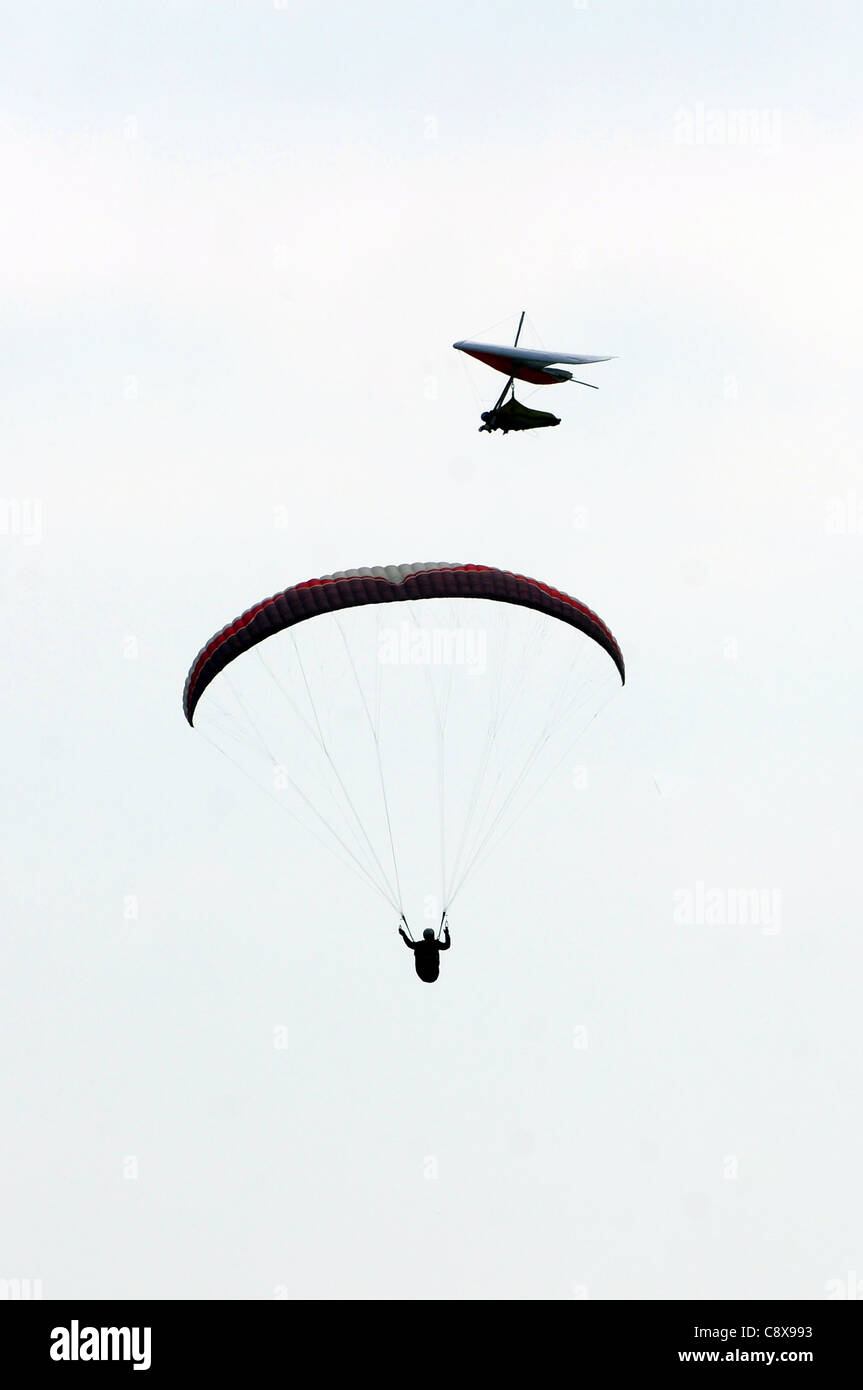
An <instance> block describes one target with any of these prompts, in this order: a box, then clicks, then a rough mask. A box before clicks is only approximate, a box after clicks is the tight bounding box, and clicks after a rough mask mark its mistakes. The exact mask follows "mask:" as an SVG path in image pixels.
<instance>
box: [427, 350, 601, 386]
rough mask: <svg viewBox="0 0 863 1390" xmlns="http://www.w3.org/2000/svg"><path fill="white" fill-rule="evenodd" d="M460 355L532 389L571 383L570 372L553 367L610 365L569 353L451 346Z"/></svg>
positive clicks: (581, 384) (599, 359)
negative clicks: (531, 386)
mask: <svg viewBox="0 0 863 1390" xmlns="http://www.w3.org/2000/svg"><path fill="white" fill-rule="evenodd" d="M453 347H454V348H456V349H457V350H458V351H459V352H466V353H467V354H468V356H469V357H475V358H476V359H477V361H478V362H485V364H486V366H487V367H494V369H495V371H496V372H503V374H504V376H513V377H515V378H516V380H518V381H529V382H531V383H532V384H533V385H534V386H550V385H552V384H554V383H556V382H559V381H574V380H575V378H574V377H573V375H572V372H564V371H560V370H558V369H557V368H556V367H554V366H553V365H552V364H553V363H555V362H566V363H569V364H570V365H571V366H579V367H583V366H585V365H587V364H588V363H590V362H611V361H612V360H613V359H612V358H611V357H584V356H581V357H577V356H575V355H574V354H572V353H569V354H566V353H563V352H539V351H534V349H533V348H520V347H498V346H497V345H496V344H494V343H471V342H468V341H465V342H462V343H453ZM578 385H579V386H590V385H591V383H590V382H589V381H583V382H578Z"/></svg>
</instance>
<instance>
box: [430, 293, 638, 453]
mask: <svg viewBox="0 0 863 1390" xmlns="http://www.w3.org/2000/svg"><path fill="white" fill-rule="evenodd" d="M523 323H524V310H522V314H521V318H520V319H519V321H518V331H517V332H516V335H515V342H514V343H513V345H512V347H505V346H501V345H499V344H497V343H475V342H472V341H470V340H469V339H463V340H462V342H460V343H453V347H454V348H455V349H456V350H457V351H458V352H465V353H467V355H468V356H469V357H475V358H476V359H477V361H478V362H484V363H485V364H486V366H488V367H493V368H494V370H495V371H496V372H503V374H504V376H506V377H508V378H509V379H508V381H507V383H506V386H505V387H504V388H503V391H502V392H501V394H500V396H499V397H498V399H497V401H496V403H495V405H494V406H493V407H492V409H491V410H487V411H484V412H483V415H482V419H483V421H484V422H485V423H484V424H482V425H481V426H480V432H482V431H483V430H487V431H489V432H492V431H493V430H496V429H502V430H503V431H504V433H505V434H506V433H509V431H510V430H530V429H541V428H543V427H545V426H548V425H559V424H560V421H559V420H558V418H557V416H556V415H551V414H549V413H548V412H547V411H544V410H530V409H528V407H527V406H524V405H522V404H521V402H519V401H517V400H516V398H515V388H514V385H513V383H514V381H529V382H530V383H531V385H533V386H553V385H556V384H558V383H559V382H562V381H572V382H574V383H575V385H576V386H589V387H590V388H591V389H592V390H593V391H597V390H598V389H599V388H598V387H597V386H595V385H594V383H593V382H592V381H580V380H579V379H578V378H577V377H574V376H573V374H572V372H567V371H565V370H564V369H563V368H562V367H560V366H559V365H556V364H559V363H562V362H563V363H566V364H567V365H568V366H586V365H589V364H590V363H593V362H611V361H613V358H612V357H588V356H585V354H584V353H566V352H546V351H544V350H541V349H536V348H520V347H519V346H518V340H519V338H520V336H521V329H522V324H523ZM509 392H511V393H512V394H511V397H510V400H509V402H508V403H507V407H504V401H505V400H506V397H507V394H508V393H509ZM509 407H512V408H513V409H512V410H511V412H510V415H509V417H507V416H506V414H505V412H506V410H507V409H508V408H509ZM531 417H533V418H531ZM507 418H509V419H511V421H512V423H509V424H506V423H504V421H505V420H506V419H507ZM498 420H501V423H500V424H498V423H496V422H497V421H498Z"/></svg>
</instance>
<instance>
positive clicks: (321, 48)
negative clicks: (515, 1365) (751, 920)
mask: <svg viewBox="0 0 863 1390" xmlns="http://www.w3.org/2000/svg"><path fill="white" fill-rule="evenodd" d="M3 29H4V40H3V45H2V54H0V78H2V82H0V87H2V92H3V97H2V108H0V176H2V188H3V192H4V197H3V205H4V212H3V217H2V223H0V286H2V292H3V300H4V309H3V314H2V318H0V352H2V360H3V371H2V374H0V382H2V390H3V408H2V439H0V467H2V477H0V498H2V501H3V511H2V515H0V552H2V575H3V579H2V583H3V590H2V606H0V612H2V621H3V624H4V634H3V636H4V648H5V651H6V653H7V662H6V679H5V681H4V685H3V693H2V697H0V698H2V705H3V715H4V718H3V726H4V729H5V730H6V734H7V739H6V756H5V757H4V759H3V763H2V774H0V775H2V781H3V802H2V806H3V810H2V815H3V822H2V831H3V846H4V851H5V854H4V860H5V870H4V874H3V884H4V889H5V890H6V891H5V894H4V897H5V899H6V901H5V909H4V913H3V919H4V931H3V938H2V939H3V950H2V958H0V973H2V980H3V1010H2V1017H3V1054H4V1058H5V1067H4V1069H3V1081H2V1092H0V1101H2V1108H3V1113H4V1115H5V1116H6V1123H5V1124H4V1126H3V1129H4V1138H3V1146H2V1160H0V1167H2V1176H3V1182H2V1190H3V1194H4V1197H3V1206H4V1210H3V1211H2V1219H0V1231H2V1238H0V1278H10V1279H11V1278H31V1279H40V1280H41V1281H42V1289H43V1293H44V1295H45V1297H65V1296H71V1295H81V1296H91V1297H106V1298H107V1297H136V1296H151V1297H153V1296H156V1297H180V1298H183V1297H230V1298H268V1297H272V1296H273V1293H274V1291H276V1290H282V1291H285V1290H286V1291H287V1292H288V1294H290V1295H301V1296H322V1295H323V1296H326V1295H329V1296H335V1297H376V1298H379V1297H383V1298H393V1297H401V1296H408V1297H411V1298H426V1297H428V1298H435V1297H458V1298H473V1297H483V1298H489V1297H491V1298H496V1297H513V1298H552V1299H558V1298H570V1297H573V1296H579V1295H580V1294H581V1293H583V1292H586V1294H587V1296H589V1297H591V1298H615V1297H616V1298H621V1297H622V1298H679V1297H684V1296H685V1297H707V1298H728V1297H733V1296H742V1297H746V1296H751V1297H759V1298H764V1297H769V1296H777V1297H786V1298H803V1297H815V1298H818V1297H823V1296H825V1295H826V1294H827V1293H828V1292H829V1291H830V1290H831V1289H835V1288H836V1287H839V1288H844V1287H846V1286H847V1285H848V1281H849V1279H851V1277H852V1276H851V1274H850V1271H853V1270H855V1269H857V1270H860V1269H863V1238H861V1237H863V1231H861V1215H863V1199H861V1195H860V1180H859V1175H860V1167H861V1158H863V1130H861V1124H860V1118H859V1094H860V1084H861V1075H860V1041H859V1035H860V1024H859V995H860V987H859V980H860V971H861V966H863V947H861V940H860V910H859V897H860V894H859V864H858V861H859V843H860V833H859V832H860V818H859V811H858V804H859V795H860V783H861V773H863V756H861V746H860V741H859V697H858V690H859V683H860V675H861V667H863V659H862V658H861V645H860V637H861V617H860V604H859V594H860V578H861V557H863V476H861V464H860V453H859V442H858V436H857V434H856V433H855V430H854V425H855V423H856V420H855V419H854V415H855V414H859V411H854V407H855V406H857V404H858V401H859V377H860V366H861V350H860V329H859V318H860V314H859V301H860V274H859V268H858V266H859V255H860V246H861V244H863V235H861V234H863V217H861V211H863V208H861V203H863V198H861V189H860V180H859V170H860V167H861V156H863V130H861V98H860V84H859V71H858V69H859V53H860V46H861V39H863V33H861V29H863V18H861V13H860V10H859V7H858V6H856V5H854V4H852V3H848V4H839V3H832V4H827V5H823V6H820V7H818V8H817V10H814V9H813V8H812V6H811V5H805V6H804V5H802V4H788V3H783V4H779V3H768V2H766V0H765V3H761V4H759V5H757V6H738V7H736V8H732V9H730V10H729V8H728V7H727V6H716V5H709V4H706V3H703V0H702V3H687V4H675V3H670V0H666V3H658V4H654V5H650V6H647V5H644V4H641V3H639V4H636V3H623V2H622V0H621V2H620V3H613V0H590V3H589V4H588V5H582V4H580V3H579V4H575V5H573V4H567V3H563V0H559V3H557V4H555V5H552V6H543V7H541V8H537V7H531V6H526V5H524V4H523V3H517V4H510V3H497V4H494V5H491V4H478V3H472V2H471V0H462V3H459V4H438V5H433V6H406V5H404V4H402V3H398V4H397V3H392V4H380V5H377V6H375V7H361V6H358V5H353V4H349V3H344V0H342V2H341V3H332V4H329V5H327V6H325V7H322V6H321V5H319V4H316V3H315V4H313V3H311V0H308V3H305V2H304V0H297V3H290V0H286V3H284V4H282V5H279V6H278V7H273V6H272V5H267V4H265V3H261V4H260V5H245V6H235V5H228V4H203V3H199V4H192V3H174V4H168V3H162V4H156V3H153V4H149V5H144V6H142V5H129V6H111V7H106V6H101V5H87V4H81V3H76V4H53V5H51V4H49V5H47V6H38V7H32V6H21V5H17V6H7V7H5V10H4V14H3ZM741 110H745V111H746V112H750V113H752V112H754V113H756V119H755V120H754V122H750V124H749V126H748V129H749V132H750V135H754V136H755V138H754V140H750V142H749V143H747V144H741V143H740V142H739V141H738V140H736V139H735V138H734V137H735V133H736V131H737V130H738V129H739V124H738V123H737V117H736V113H738V112H740V111H741ZM759 113H760V114H759ZM522 307H526V308H527V310H528V313H529V315H530V319H531V324H532V325H533V326H534V328H533V332H534V334H535V335H538V337H537V336H534V337H533V338H531V339H530V341H531V342H534V343H535V342H537V340H538V339H539V340H541V342H542V344H543V345H547V346H551V347H559V348H561V349H563V350H569V351H576V352H578V351H582V352H587V353H602V352H610V353H616V354H618V355H619V360H618V361H615V362H610V363H606V364H603V365H602V366H599V367H596V368H594V369H591V370H590V373H589V375H588V373H587V372H586V373H585V375H586V376H588V379H590V380H594V381H596V382H597V383H598V384H599V385H600V387H601V389H600V390H599V391H598V392H588V391H584V390H581V389H580V388H575V387H560V388H558V389H557V390H556V391H555V392H554V393H552V392H549V393H548V397H546V394H545V393H544V392H540V393H539V394H538V395H537V396H535V397H531V398H530V399H531V403H532V404H534V405H540V406H545V407H546V408H551V409H554V410H556V411H557V413H559V414H561V415H562V416H563V423H562V425H561V426H560V428H559V429H557V430H555V431H553V432H548V433H538V434H537V435H535V436H530V435H528V436H525V437H524V438H518V437H512V438H507V439H503V438H502V437H500V436H496V437H493V438H490V437H488V436H486V435H482V436H481V435H479V434H478V433H477V432H476V426H477V424H478V414H479V409H480V408H485V407H486V406H487V404H488V403H490V401H491V400H492V399H493V398H494V395H495V394H496V393H497V391H498V390H499V389H500V385H501V384H502V383H501V380H500V379H499V378H498V377H496V376H495V375H494V374H493V373H491V372H490V371H488V370H487V369H485V368H483V367H481V366H479V365H478V364H471V365H467V364H466V363H465V362H464V361H462V359H461V357H460V356H459V355H458V354H455V353H453V352H452V350H451V346H450V345H451V343H452V342H453V341H454V340H456V339H460V338H464V337H478V336H481V334H482V331H483V329H485V328H486V326H487V325H490V324H494V323H497V322H498V321H500V320H505V322H504V323H503V324H502V326H501V328H500V329H499V330H497V331H495V332H494V333H491V334H490V335H489V336H491V337H492V338H493V339H494V338H499V337H501V336H505V335H506V334H507V333H509V332H510V331H511V328H514V326H515V323H516V321H517V315H518V312H519V310H520V309H521V308H522ZM525 394H528V393H525ZM427 557H432V558H435V559H442V560H458V561H462V560H468V561H476V562H480V563H485V564H493V565H499V566H501V567H504V568H512V569H516V570H519V571H520V572H522V573H526V574H535V575H537V576H538V577H540V578H542V579H544V580H546V581H547V582H549V583H551V584H554V585H557V586H559V587H561V588H564V589H566V590H568V591H570V592H572V593H575V594H577V595H578V596H579V598H582V599H583V600H584V601H586V602H587V603H589V604H590V605H591V606H592V607H594V608H596V610H597V611H598V612H599V613H600V614H601V615H602V616H603V617H604V618H605V619H606V621H607V622H608V623H609V625H610V626H611V628H612V629H613V631H614V632H615V635H616V636H617V637H618V639H619V640H620V643H621V645H622V647H623V650H624V654H625V656H626V659H627V665H628V683H627V686H626V688H625V690H624V691H623V692H622V693H621V694H620V695H619V696H618V697H617V698H616V699H615V700H614V702H613V703H612V704H611V705H610V706H609V708H608V709H607V710H606V711H605V712H604V713H603V716H602V718H601V719H600V720H599V721H597V723H596V724H595V725H594V726H593V727H592V729H591V731H590V735H589V737H588V738H587V739H586V740H585V742H584V744H583V746H582V750H581V752H580V754H579V762H580V763H581V764H583V765H584V767H585V768H586V769H587V780H588V785H587V787H585V788H580V787H579V786H577V785H576V781H575V779H574V778H573V776H572V775H571V770H570V769H566V768H564V769H563V771H562V774H561V776H560V777H558V778H557V779H555V781H554V782H553V784H551V785H550V786H549V787H548V789H547V791H546V794H545V796H544V797H543V799H542V800H541V802H537V804H536V806H535V808H533V810H532V811H531V813H530V814H529V815H528V816H527V817H526V818H525V820H524V821H523V822H522V823H521V825H520V826H519V829H518V830H517V831H516V832H514V834H513V836H512V837H511V838H510V839H509V840H508V841H507V842H506V849H505V850H502V851H501V852H500V854H499V855H498V856H497V858H495V859H494V860H492V861H489V864H488V866H487V868H486V870H485V872H484V873H483V874H482V875H481V876H479V877H478V878H477V879H476V881H475V882H474V883H472V884H471V887H470V889H469V890H466V892H465V895H464V898H463V899H462V900H460V902H459V904H458V909H457V911H454V914H453V922H452V926H453V938H454V949H453V951H452V953H451V954H450V956H449V957H448V958H447V959H446V960H445V968H444V971H443V974H442V978H441V980H440V982H439V984H438V985H437V986H436V987H435V988H434V989H428V988H426V987H424V986H422V985H420V984H419V983H418V982H417V981H416V980H415V979H414V977H413V975H412V972H411V968H410V966H411V962H410V959H409V958H408V956H407V953H406V952H404V951H403V949H402V947H401V946H400V944H399V942H398V939H397V937H396V936H395V923H394V922H393V921H392V920H391V916H390V915H388V914H387V912H386V910H385V909H384V910H383V911H382V909H381V904H380V903H379V902H378V900H376V899H375V898H374V897H372V896H371V895H370V894H367V893H364V892H363V890H362V888H361V887H359V885H358V884H357V883H356V880H355V879H353V878H352V877H351V876H350V875H348V874H347V873H345V872H343V870H342V869H341V868H340V867H339V866H338V865H337V864H335V862H334V861H333V860H331V859H330V858H328V857H327V856H326V855H325V853H324V852H323V851H322V850H319V849H318V847H317V846H316V845H315V844H314V843H312V842H309V841H307V840H305V839H303V838H301V836H300V834H299V832H297V833H296V834H295V833H294V832H293V831H292V829H291V827H290V825H289V824H286V823H283V821H282V820H281V818H280V817H279V816H278V814H277V813H275V812H273V811H272V809H271V807H270V805H269V804H268V802H267V801H266V799H265V798H263V797H262V796H261V795H260V793H259V792H257V791H256V789H255V788H253V787H251V786H249V785H248V784H247V783H245V782H244V781H243V779H242V778H241V777H240V776H239V775H238V774H237V773H235V772H234V770H233V769H232V768H231V767H230V766H228V765H227V764H224V763H223V762H221V760H219V759H218V758H217V756H216V755H215V753H213V751H212V750H211V749H210V748H209V747H207V745H206V744H205V743H204V742H203V741H201V740H200V739H196V737H195V735H194V734H193V733H191V732H190V730H189V729H188V727H187V726H186V724H185V722H184V720H183V717H182V712H181V707H180V697H181V692H182V686H183V681H184V678H185V674H186V671H187V668H188V666H189V664H190V662H191V660H192V658H193V657H194V655H195V653H196V652H197V650H198V648H199V647H200V646H201V645H202V643H203V642H204V641H205V640H206V639H207V638H208V637H209V635H210V634H211V633H212V632H213V631H215V630H216V629H217V628H219V627H220V626H222V625H223V624H224V623H225V622H227V621H228V620H229V619H230V618H232V617H233V616H234V615H235V614H236V613H238V612H239V611H240V610H241V609H243V608H244V607H246V606H247V605H248V604H250V603H252V602H254V601H255V600H257V599H259V598H261V597H263V596H264V595H266V594H269V593H273V592H275V591H276V590H278V589H281V588H284V587H285V586H286V585H288V584H291V583H295V582H297V581H299V580H301V579H304V578H307V577H310V576H312V575H317V574H323V573H327V572H330V571H332V570H338V569H343V568H349V567H352V566H356V565H366V564H369V565H374V564H382V563H400V562H405V561H412V560H414V559H422V558H427ZM698 884H702V885H704V886H705V889H706V890H716V892H717V894H718V897H716V898H715V899H714V900H712V901H715V902H717V903H718V904H719V907H720V909H724V910H727V909H728V905H729V904H730V903H731V902H732V901H733V895H734V894H736V893H739V892H742V891H744V890H748V889H759V890H762V891H763V892H764V893H765V894H766V895H767V898H766V901H768V902H769V903H770V904H771V907H772V912H771V922H770V923H768V924H766V925H750V926H733V925H718V924H708V923H705V922H699V921H694V922H692V923H691V924H689V925H687V924H686V923H685V922H681V921H680V920H679V919H680V916H681V904H684V905H685V903H686V902H687V897H686V895H687V894H689V895H691V897H692V899H693V901H694V899H695V895H696V893H697V885H698ZM130 899H134V900H135V901H136V902H137V913H138V915H137V919H134V920H129V919H127V917H126V916H125V915H124V912H125V911H128V902H129V900H130ZM279 1028H284V1029H285V1030H286V1034H287V1040H288V1042H287V1046H286V1047H285V1048H281V1049H280V1048H276V1047H274V1030H277V1029H279ZM133 1161H134V1163H136V1164H137V1169H136V1170H135V1169H131V1170H130V1164H131V1163H132V1162H133ZM130 1171H131V1172H132V1173H133V1176H131V1177H130V1176H129V1173H130ZM135 1171H137V1176H134V1172H135Z"/></svg>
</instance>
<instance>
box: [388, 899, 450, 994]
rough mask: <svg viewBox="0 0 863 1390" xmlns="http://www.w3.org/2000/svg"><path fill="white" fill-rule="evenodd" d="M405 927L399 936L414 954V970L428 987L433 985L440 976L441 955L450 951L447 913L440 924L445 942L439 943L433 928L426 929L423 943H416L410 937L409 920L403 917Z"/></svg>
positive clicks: (400, 928)
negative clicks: (406, 928) (442, 952)
mask: <svg viewBox="0 0 863 1390" xmlns="http://www.w3.org/2000/svg"><path fill="white" fill-rule="evenodd" d="M402 921H403V922H404V927H399V936H400V937H401V939H402V941H403V942H404V943H405V945H406V946H407V948H408V950H410V951H413V953H414V969H415V970H416V972H417V974H418V975H419V977H420V979H421V980H422V981H423V982H424V983H425V984H427V985H433V984H434V982H435V980H436V979H437V977H438V975H439V974H440V953H441V951H448V950H449V948H450V944H451V943H450V934H449V923H448V922H447V919H446V913H444V915H443V916H442V917H441V919H440V924H441V927H442V928H443V940H442V941H439V940H438V939H437V937H436V936H435V933H434V928H433V927H426V929H425V931H424V932H423V934H422V940H421V941H414V940H413V939H412V937H411V936H410V935H409V933H410V927H408V930H407V931H405V927H407V925H408V924H407V920H406V919H405V918H404V917H402Z"/></svg>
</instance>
